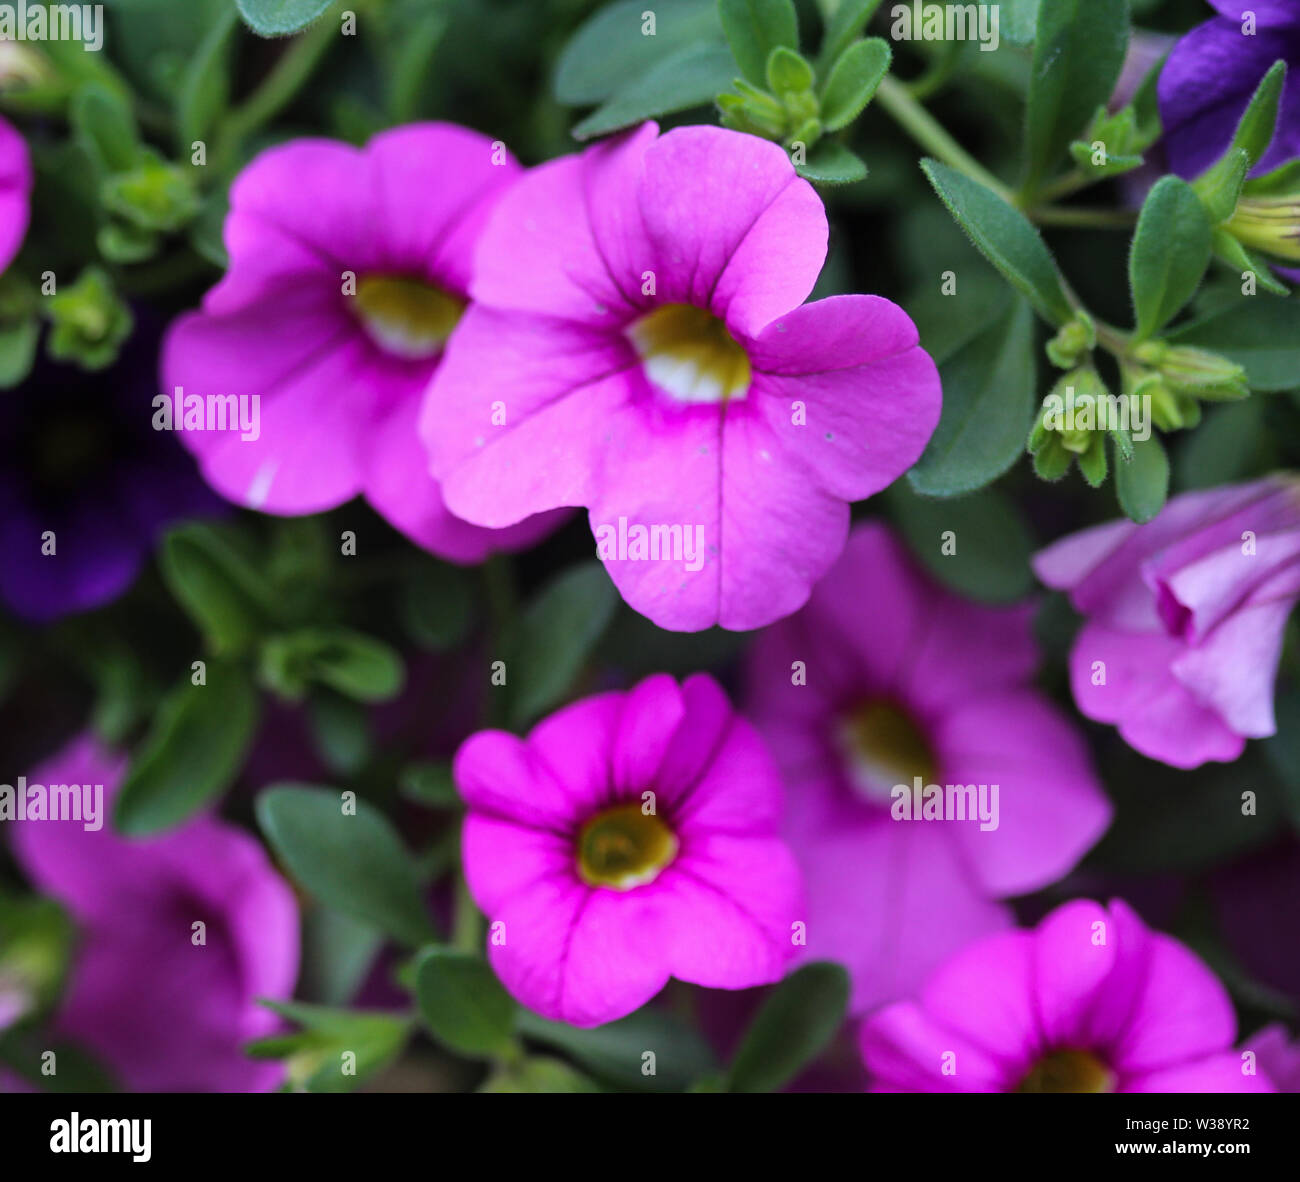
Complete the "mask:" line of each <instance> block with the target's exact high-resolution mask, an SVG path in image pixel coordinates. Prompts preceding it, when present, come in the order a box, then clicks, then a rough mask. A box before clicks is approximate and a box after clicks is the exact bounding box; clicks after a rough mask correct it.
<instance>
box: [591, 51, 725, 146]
mask: <svg viewBox="0 0 1300 1182" xmlns="http://www.w3.org/2000/svg"><path fill="white" fill-rule="evenodd" d="M735 69H736V67H735V63H734V62H732V60H731V54H730V53H729V52H728V51H727V50H726V49H725V48H720V47H718V46H714V45H689V46H686V47H685V48H684V49H681V50H678V51H677V52H676V53H674V54H672V55H671V56H669V57H666V58H664V60H663V61H661V62H660V63H659V64H658V65H656V66H655V67H654V68H653V69H651V70H650V71H649V72H648V73H646V74H643V75H642V76H641V77H640V78H637V79H636V80H634V81H633V82H630V83H629V84H628V85H627V86H626V87H625V88H624V89H623V90H621V91H619V92H618V94H616V95H615V96H614V97H613V98H611V99H610V100H609V102H607V103H606V104H605V105H604V106H603V107H600V108H598V109H597V110H596V111H594V112H592V114H590V115H588V116H587V118H585V119H584V120H583V121H582V122H581V123H579V124H578V125H577V126H576V127H575V128H574V129H573V136H574V138H575V139H579V140H585V139H590V138H591V137H592V136H597V135H604V134H606V132H610V131H617V130H618V129H619V128H621V127H630V126H631V125H632V124H634V123H640V122H641V121H642V120H643V119H653V118H655V117H656V116H658V115H668V114H671V113H672V112H674V111H685V110H688V109H689V108H691V107H698V106H702V105H703V104H705V103H711V102H712V101H713V100H714V98H715V97H716V96H717V95H719V94H721V93H722V92H723V91H724V90H726V89H727V87H728V86H730V85H731V79H732V77H733V76H734V74H735Z"/></svg>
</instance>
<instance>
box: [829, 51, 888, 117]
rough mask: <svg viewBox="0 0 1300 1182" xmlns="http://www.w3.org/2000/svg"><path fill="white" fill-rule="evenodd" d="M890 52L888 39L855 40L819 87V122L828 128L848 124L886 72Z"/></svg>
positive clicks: (873, 92) (868, 98)
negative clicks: (823, 85)
mask: <svg viewBox="0 0 1300 1182" xmlns="http://www.w3.org/2000/svg"><path fill="white" fill-rule="evenodd" d="M892 57H893V52H892V51H891V50H890V48H889V43H888V42H887V41H883V40H881V38H879V37H872V38H871V40H869V41H855V42H854V43H853V44H852V45H850V46H849V47H848V49H846V50H845V51H844V52H843V53H842V54H840V56H839V57H838V58H837V59H836V61H835V65H834V66H833V67H832V69H831V72H830V76H829V77H828V78H827V79H826V86H825V87H824V88H823V90H822V96H821V97H822V116H821V118H822V124H823V125H824V126H825V128H826V130H827V131H839V130H840V128H842V127H847V126H848V125H849V124H850V123H852V122H853V120H854V119H856V118H857V117H858V114H859V113H860V112H861V111H862V108H863V107H865V106H866V105H867V104H868V103H869V102H870V101H871V96H872V95H874V94H875V93H876V87H878V86H879V85H880V82H881V79H883V78H884V76H885V75H886V74H888V73H889V63H890V60H891V59H892Z"/></svg>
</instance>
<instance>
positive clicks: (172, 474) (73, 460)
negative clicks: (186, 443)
mask: <svg viewBox="0 0 1300 1182" xmlns="http://www.w3.org/2000/svg"><path fill="white" fill-rule="evenodd" d="M137 319H138V320H139V321H140V322H141V326H140V327H137V329H136V331H135V333H134V334H133V335H132V336H131V338H130V339H129V340H128V341H127V343H126V345H125V347H124V348H123V349H122V352H121V354H120V355H119V357H118V360H117V362H116V363H115V364H114V365H113V366H112V367H111V368H109V369H107V370H104V371H102V372H100V373H86V372H85V371H84V370H82V369H80V368H77V367H75V366H71V365H59V364H56V363H55V362H52V361H48V360H45V359H40V360H38V361H37V363H36V366H35V368H34V369H33V370H32V373H31V375H30V376H29V377H28V378H27V380H26V381H25V382H24V383H23V384H22V385H21V386H20V387H19V388H18V389H16V390H10V391H7V392H3V393H0V553H3V554H4V555H5V559H4V561H3V562H0V600H3V601H4V602H5V603H6V604H8V606H9V607H10V608H11V609H12V610H13V611H14V612H16V613H17V614H18V615H20V616H23V617H25V618H26V619H30V620H38V621H45V620H52V619H57V618H58V617H60V616H64V615H68V614H70V613H73V612H80V611H87V610H89V609H91V608H95V607H100V606H102V605H103V604H105V603H109V602H111V601H112V600H114V599H116V598H117V597H118V596H119V595H121V594H122V593H123V592H124V591H125V590H126V589H127V588H128V587H129V586H130V585H131V584H132V582H134V580H135V577H136V575H137V574H138V573H139V571H140V567H141V565H142V564H143V563H144V561H145V558H146V557H147V555H148V554H149V552H150V550H151V549H152V547H153V545H154V542H155V541H156V540H157V538H158V536H159V535H160V534H161V533H162V532H163V530H164V529H165V528H166V527H167V526H168V525H170V524H171V523H173V522H174V521H177V520H178V519H180V518H183V517H191V516H195V515H205V514H218V513H220V512H222V511H223V509H224V506H223V505H222V503H221V501H220V500H218V499H217V497H215V496H213V494H212V493H211V492H210V491H209V490H208V489H207V488H206V487H205V486H204V484H203V481H202V480H200V479H199V475H198V473H197V472H196V471H195V470H194V461H193V460H192V459H191V458H190V457H189V456H188V455H187V454H186V453H185V450H184V448H182V447H180V446H178V445H177V443H176V440H175V439H174V438H172V437H171V436H170V435H168V434H167V433H166V432H159V431H155V430H154V429H153V427H152V425H151V424H152V418H153V409H152V407H151V404H150V400H151V399H152V397H153V380H154V378H153V369H154V363H155V360H156V358H157V346H158V333H157V331H156V330H155V329H151V328H150V327H149V321H148V317H147V315H140V316H138V317H137Z"/></svg>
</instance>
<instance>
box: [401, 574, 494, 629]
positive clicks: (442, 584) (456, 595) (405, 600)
mask: <svg viewBox="0 0 1300 1182" xmlns="http://www.w3.org/2000/svg"><path fill="white" fill-rule="evenodd" d="M475 597H476V593H475V590H474V581H473V579H472V578H471V577H470V574H469V572H468V571H465V570H463V569H461V568H460V567H457V566H452V565H451V564H450V563H445V562H434V561H432V560H430V561H428V562H422V563H421V565H420V567H419V569H418V570H417V571H416V573H415V575H414V576H413V577H412V578H411V580H410V581H409V582H407V583H406V584H405V585H404V586H403V588H402V600H401V614H402V620H403V622H404V623H405V625H406V630H407V632H408V633H409V634H410V635H411V637H412V639H414V640H415V642H416V643H417V644H419V645H420V647H421V648H426V649H429V650H430V651H432V652H445V651H446V650H448V649H452V648H455V647H456V646H457V645H458V644H460V643H462V642H463V641H464V640H465V638H466V637H467V636H468V635H469V633H470V630H471V628H472V627H473V625H474V615H475Z"/></svg>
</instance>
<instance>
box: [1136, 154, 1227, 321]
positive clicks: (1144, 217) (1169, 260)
mask: <svg viewBox="0 0 1300 1182" xmlns="http://www.w3.org/2000/svg"><path fill="white" fill-rule="evenodd" d="M1211 236H1212V231H1211V227H1210V219H1209V218H1208V217H1206V215H1205V208H1204V206H1202V205H1201V201H1200V198H1199V197H1197V195H1196V194H1195V193H1194V192H1193V191H1192V187H1191V185H1189V184H1188V183H1187V182H1186V181H1184V180H1180V179H1179V178H1178V177H1176V176H1166V177H1161V178H1160V180H1159V181H1157V182H1156V184H1155V186H1154V188H1152V190H1151V192H1150V193H1149V194H1147V199H1146V201H1145V202H1144V203H1143V205H1142V213H1141V215H1140V216H1139V217H1138V224H1137V230H1136V232H1135V233H1134V235H1133V249H1132V251H1131V253H1130V254H1129V261H1128V273H1129V284H1130V286H1131V287H1132V289H1133V307H1134V309H1135V310H1136V313H1137V336H1138V340H1146V339H1147V338H1148V337H1150V336H1152V335H1153V334H1155V333H1157V332H1159V331H1160V329H1162V328H1164V326H1165V325H1166V324H1168V323H1169V321H1170V320H1172V319H1173V318H1174V316H1175V315H1177V313H1178V310H1179V309H1180V308H1181V307H1182V306H1183V305H1184V304H1185V303H1187V301H1188V300H1190V299H1191V298H1192V296H1193V295H1194V294H1195V293H1196V288H1197V287H1198V286H1199V285H1200V282H1201V277H1202V276H1203V275H1204V274H1205V268H1206V267H1208V266H1209V265H1210V239H1211Z"/></svg>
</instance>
